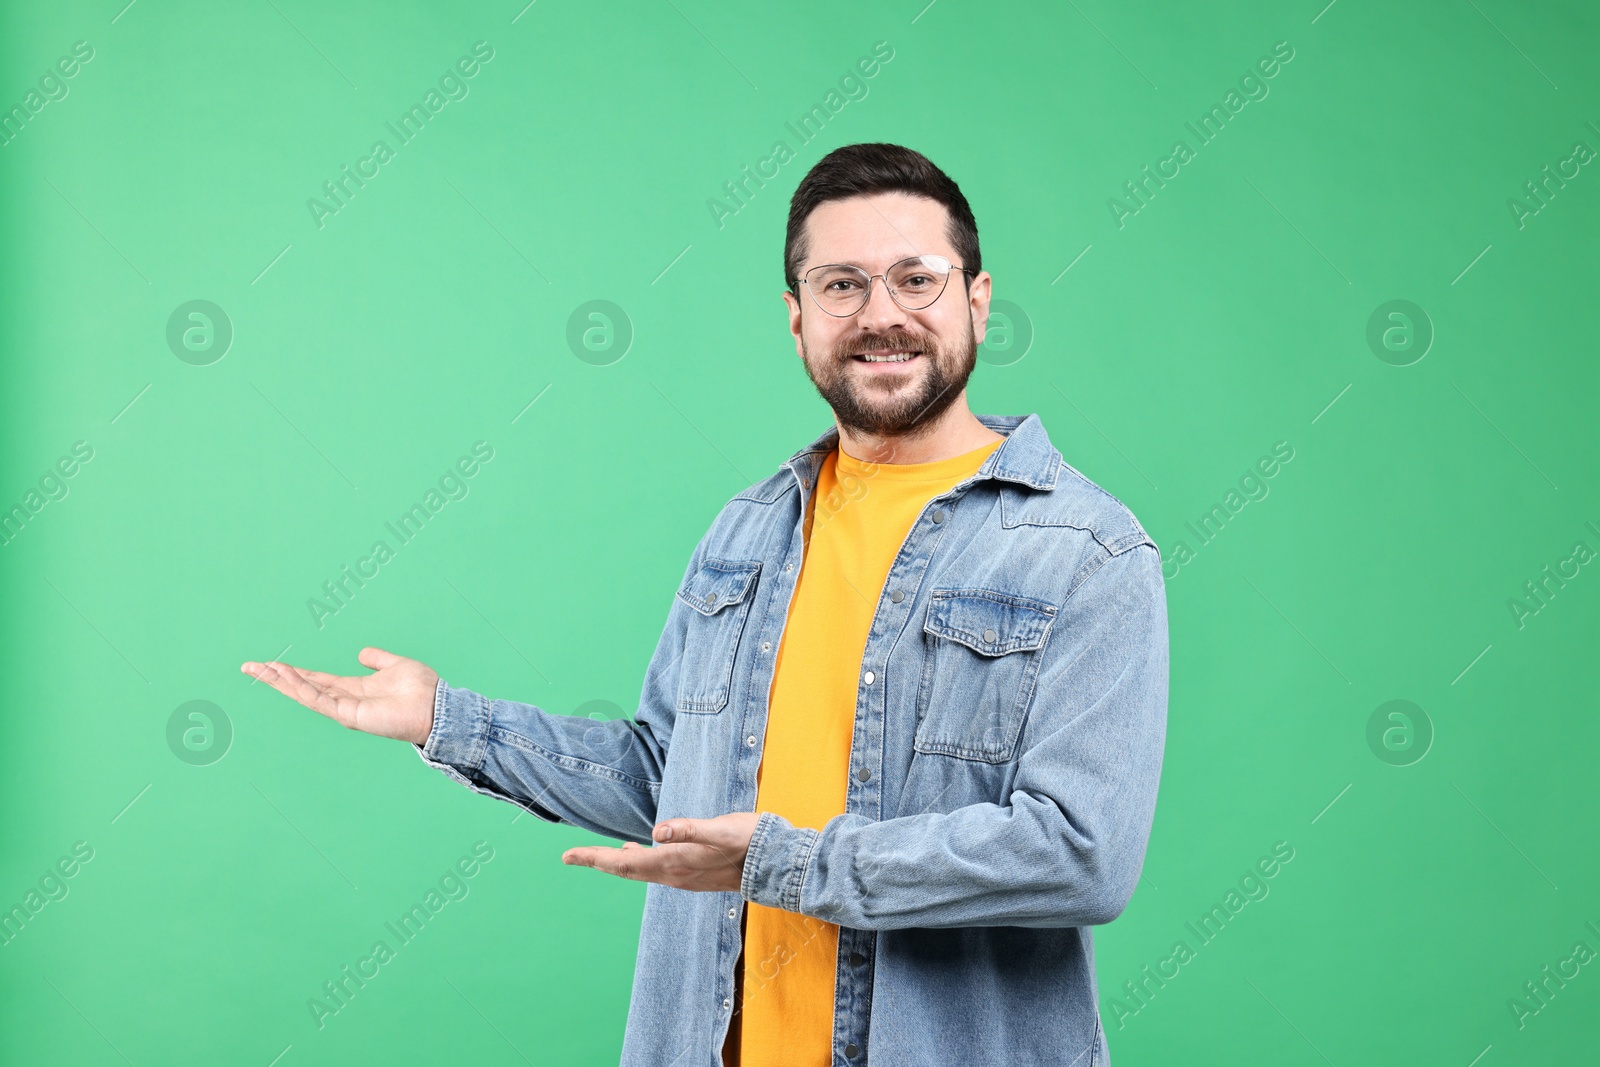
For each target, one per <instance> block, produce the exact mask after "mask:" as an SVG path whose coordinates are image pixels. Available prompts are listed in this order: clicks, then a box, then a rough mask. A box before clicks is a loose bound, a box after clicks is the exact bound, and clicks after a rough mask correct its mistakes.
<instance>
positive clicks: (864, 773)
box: [856, 767, 872, 782]
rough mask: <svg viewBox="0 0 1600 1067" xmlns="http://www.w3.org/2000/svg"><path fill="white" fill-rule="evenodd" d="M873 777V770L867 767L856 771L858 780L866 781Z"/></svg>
mask: <svg viewBox="0 0 1600 1067" xmlns="http://www.w3.org/2000/svg"><path fill="white" fill-rule="evenodd" d="M871 777H872V772H871V771H869V770H867V769H866V768H865V767H862V768H861V769H860V770H858V771H856V781H858V782H864V781H866V780H867V779H868V778H871Z"/></svg>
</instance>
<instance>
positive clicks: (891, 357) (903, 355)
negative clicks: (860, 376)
mask: <svg viewBox="0 0 1600 1067" xmlns="http://www.w3.org/2000/svg"><path fill="white" fill-rule="evenodd" d="M920 354H921V353H918V352H886V353H884V354H882V355H878V354H876V353H863V354H861V355H857V356H853V357H851V358H853V359H858V360H861V361H862V362H864V363H904V362H906V361H907V360H911V359H915V358H916V357H917V356H918V355H920Z"/></svg>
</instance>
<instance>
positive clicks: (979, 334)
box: [967, 270, 991, 345]
mask: <svg viewBox="0 0 1600 1067" xmlns="http://www.w3.org/2000/svg"><path fill="white" fill-rule="evenodd" d="M990 281H991V279H990V278H989V272H988V271H986V270H980V271H979V272H978V276H977V277H976V278H974V279H972V288H971V289H970V290H969V291H968V293H967V306H968V307H970V308H971V309H972V338H973V342H974V343H975V344H979V345H981V344H983V337H984V334H985V333H986V332H988V329H989V299H990Z"/></svg>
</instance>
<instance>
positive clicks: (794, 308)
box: [783, 289, 806, 361]
mask: <svg viewBox="0 0 1600 1067" xmlns="http://www.w3.org/2000/svg"><path fill="white" fill-rule="evenodd" d="M783 302H784V304H785V305H786V306H787V307H788V308H789V332H790V333H791V334H793V335H794V354H795V355H797V356H799V357H800V359H801V360H802V361H804V360H805V358H806V356H805V350H804V349H803V348H801V347H800V301H799V300H797V299H795V295H794V294H793V293H791V292H789V290H787V289H785V290H784V291H783Z"/></svg>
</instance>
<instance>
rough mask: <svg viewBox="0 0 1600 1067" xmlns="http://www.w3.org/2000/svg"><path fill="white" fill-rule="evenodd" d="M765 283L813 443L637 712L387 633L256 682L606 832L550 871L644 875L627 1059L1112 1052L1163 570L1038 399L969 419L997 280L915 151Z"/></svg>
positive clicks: (1094, 1061) (776, 490) (663, 663)
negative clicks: (800, 380) (1115, 947)
mask: <svg viewBox="0 0 1600 1067" xmlns="http://www.w3.org/2000/svg"><path fill="white" fill-rule="evenodd" d="M784 270H785V277H786V279H787V281H788V286H789V287H788V290H787V291H786V292H784V294H783V299H784V302H785V303H786V304H787V306H788V311H789V330H790V332H791V333H792V334H793V336H794V340H795V352H796V354H797V355H798V356H799V357H800V359H801V361H802V364H803V365H804V367H805V370H806V373H807V375H808V376H809V377H810V378H811V381H812V382H813V383H814V384H815V386H816V388H817V390H818V392H819V393H821V395H822V397H823V398H824V399H825V400H826V401H827V402H828V404H829V406H830V407H831V408H832V409H833V413H834V419H835V425H834V426H832V427H830V428H829V429H828V430H827V431H826V432H824V433H823V434H822V435H821V436H820V437H818V438H817V439H816V440H815V441H814V442H813V443H812V444H811V445H809V446H807V447H806V448H804V449H802V450H801V451H799V452H796V453H795V454H794V455H793V456H792V457H790V459H789V460H788V461H787V462H786V463H784V464H783V465H782V466H781V467H780V468H779V469H778V471H777V472H776V473H774V474H773V475H771V476H770V477H768V478H766V479H765V480H763V481H761V482H758V483H756V484H755V485H753V486H751V487H750V488H748V489H746V490H745V491H744V492H742V493H739V494H738V495H737V496H735V497H734V498H733V499H731V500H730V501H729V502H728V503H727V504H726V505H725V506H724V507H723V509H722V512H721V513H720V514H719V515H718V516H717V518H716V520H715V521H714V522H713V523H712V525H711V529H710V530H709V531H708V532H707V534H706V535H705V537H704V538H702V539H701V541H700V543H699V544H698V545H697V546H696V547H695V550H694V552H693V553H692V555H691V556H690V559H689V564H688V567H687V569H686V570H685V572H684V577H683V582H682V584H681V587H680V588H679V589H678V591H677V596H676V597H675V598H674V601H673V604H672V608H671V610H670V612H669V613H668V616H667V623H666V628H665V631H664V632H663V633H662V636H661V640H660V642H659V644H658V645H657V647H656V651H655V654H654V656H653V657H652V659H651V661H650V664H649V667H648V669H647V670H646V673H645V681H644V691H643V694H642V697H641V700H640V705H639V710H638V713H637V715H636V716H635V718H634V719H632V720H628V719H619V720H616V721H612V722H605V723H597V722H595V721H593V720H590V719H587V718H580V717H576V716H560V715H552V714H549V713H547V712H545V711H543V710H541V709H539V708H537V707H533V706H531V705H528V704H520V703H516V702H513V701H509V700H491V699H489V698H487V697H484V696H481V695H479V694H477V693H475V692H473V691H471V690H468V689H463V688H459V687H456V686H452V685H449V684H447V683H446V682H444V681H443V680H441V679H439V677H438V676H437V675H436V674H435V673H434V672H433V671H431V670H429V669H428V668H427V667H425V666H424V665H422V664H421V663H418V662H417V661H415V660H410V659H406V658H404V657H401V656H397V655H394V654H392V653H389V652H386V651H383V650H381V649H375V648H366V649H363V650H362V651H361V654H360V660H361V662H362V663H363V664H365V665H366V666H368V667H371V668H374V669H375V671H376V673H374V674H371V675H368V676H366V677H361V678H339V677H334V676H332V675H327V674H322V673H320V672H315V671H300V670H296V669H295V668H293V667H290V666H288V665H286V664H279V663H273V664H265V665H264V664H258V663H247V664H245V665H244V669H245V670H246V671H247V672H249V673H251V674H253V675H255V676H256V677H259V678H262V679H264V680H266V681H268V682H270V683H271V684H272V685H273V686H275V687H276V688H278V689H279V690H280V691H282V692H284V693H286V694H287V695H289V696H291V697H293V698H294V699H296V700H299V701H300V702H302V703H304V704H306V705H307V706H308V707H311V708H312V709H314V710H316V711H319V712H321V713H323V714H324V715H328V716H330V717H332V718H334V719H336V720H337V721H339V722H341V723H343V724H344V725H346V726H349V727H353V728H355V729H360V730H365V731H368V732H370V733H375V734H380V735H382V736H386V737H393V738H399V739H402V740H407V741H410V742H412V743H413V744H414V745H415V746H417V748H418V752H419V754H420V755H421V757H422V758H423V760H424V761H426V762H427V763H428V764H429V765H431V766H434V767H437V768H438V769H440V770H442V771H443V772H444V773H446V774H448V775H449V776H450V777H451V778H453V779H454V780H456V781H458V782H460V783H462V784H463V785H465V786H467V787H468V788H471V789H473V790H474V791H476V792H479V793H484V794H486V795H489V796H494V797H498V798H500V799H503V800H507V801H510V802H511V803H514V804H516V805H518V806H519V807H521V808H523V809H524V810H525V811H528V812H530V813H532V814H534V815H536V816H538V817H540V818H542V819H546V820H549V821H552V822H563V823H568V824H570V825H574V826H581V827H584V828H586V829H589V830H592V831H594V832H596V833H599V834H602V835H605V836H607V837H612V838H616V839H619V840H622V841H623V842H624V844H623V845H622V847H621V848H609V847H599V846H596V847H585V848H574V849H569V850H568V851H567V852H566V854H564V855H563V857H562V858H563V860H564V861H566V862H568V863H577V864H583V865H587V866H591V867H594V868H596V869H598V870H601V871H605V872H609V873H611V874H616V875H621V876H623V877H627V878H634V879H641V880H645V881H648V882H650V883H651V884H650V885H649V886H648V888H647V890H646V894H645V911H644V920H643V928H642V930H641V933H640V940H639V955H638V962H637V966H636V969H635V974H634V983H633V997H632V1003H631V1006H630V1010H629V1015H628V1027H627V1033H626V1036H625V1038H624V1044H623V1053H622V1062H623V1064H625V1065H633V1064H638V1065H641V1067H642V1065H645V1064H650V1065H653V1067H665V1065H668V1064H672V1065H676V1067H689V1065H695V1067H714V1065H715V1064H716V1063H717V1062H718V1057H719V1055H720V1056H721V1062H722V1063H724V1064H735V1063H742V1065H743V1067H768V1065H777V1064H783V1065H786V1067H792V1065H802V1067H811V1065H818V1067H822V1065H835V1064H837V1065H863V1064H869V1063H870V1064H871V1065H872V1067H901V1065H905V1067H930V1065H940V1064H961V1065H963V1067H966V1065H970V1064H1007V1065H1010V1064H1035V1063H1037V1064H1044V1063H1049V1064H1072V1065H1079V1067H1089V1065H1093V1067H1102V1065H1104V1064H1106V1063H1108V1062H1109V1059H1108V1050H1107V1048H1106V1042H1105V1038H1104V1035H1103V1033H1102V1030H1101V1026H1100V1018H1099V1013H1098V1011H1097V1008H1096V993H1095V977H1094V954H1093V945H1092V941H1091V938H1090V931H1089V929H1088V928H1089V927H1090V926H1093V925H1096V924H1100V923H1107V922H1110V921H1111V920H1112V919H1114V918H1115V917H1116V916H1117V915H1118V914H1119V913H1120V912H1121V911H1122V909H1123V907H1124V906H1125V905H1126V903H1127V901H1128V898H1129V896H1130V895H1131V894H1132V892H1133V888H1134V884H1135V882H1136V881H1137V880H1138V877H1139V872H1140V868H1141V865H1142V863H1143V859H1144V851H1145V845H1146V842H1147V840H1148V835H1149V831H1150V824H1151V819H1152V817H1153V812H1154V806H1155V799H1156V789H1157V783H1158V780H1159V777H1160V769H1161V757H1162V747H1163V743H1164V739H1165V729H1166V703H1167V629H1166V598H1165V591H1164V587H1163V583H1162V577H1161V568H1160V562H1161V560H1160V553H1159V551H1158V549H1157V548H1156V545H1155V544H1154V543H1153V542H1152V541H1151V540H1150V538H1149V537H1148V536H1147V535H1146V533H1145V531H1144V529H1143V528H1142V527H1141V526H1140V525H1139V523H1138V521H1137V520H1136V519H1135V518H1134V516H1133V515H1132V514H1131V513H1130V512H1129V511H1128V510H1127V508H1126V507H1124V506H1123V505H1122V503H1121V502H1120V501H1118V500H1117V499H1116V498H1115V497H1113V496H1111V495H1110V494H1108V493H1106V492H1105V491H1103V490H1101V489H1100V488H1099V487H1097V486H1096V485H1095V484H1094V483H1092V482H1090V481H1089V480H1088V479H1087V478H1085V477H1084V476H1083V475H1081V474H1079V473H1078V472H1077V471H1076V470H1075V469H1073V468H1072V467H1071V466H1069V465H1068V464H1067V463H1066V462H1065V461H1064V460H1063V459H1062V457H1061V454H1060V452H1058V451H1057V450H1056V449H1055V448H1054V447H1053V446H1052V445H1051V443H1050V439H1049V437H1048V436H1047V435H1046V433H1045V430H1044V427H1043V425H1042V424H1041V423H1040V421H1039V418H1038V416H1037V415H1028V416H1026V417H1023V416H996V415H974V414H973V412H972V411H971V410H970V409H969V408H968V406H967V402H966V382H967V378H968V376H969V375H970V374H971V372H972V370H973V367H974V365H975V362H976V355H977V345H978V344H980V343H981V342H982V340H983V336H984V328H985V324H986V321H987V318H988V312H989V301H990V288H991V279H990V276H989V275H988V274H987V273H986V272H984V271H983V270H982V266H981V260H980V257H979V250H978V233H977V226H976V223H975V222H974V220H973V216H972V211H971V209H970V207H969V206H968V203H967V200H966V198H965V197H964V196H963V195H962V193H961V191H960V189H959V188H958V187H957V186H956V184H955V183H954V182H953V181H951V180H950V178H949V177H948V176H946V175H945V174H944V172H943V171H941V170H939V168H937V167H936V166H934V165H933V164H932V163H931V162H929V161H928V160H927V159H926V158H925V157H924V156H922V155H920V154H919V153H917V152H913V151H911V150H909V149H906V148H902V147H899V146H896V145H886V144H861V145H850V146H846V147H844V148H840V149H838V150H836V151H834V152H832V153H830V154H829V155H827V156H826V157H824V158H823V159H822V160H821V161H820V162H819V163H818V164H817V165H816V166H815V167H814V168H813V169H812V170H811V172H810V173H809V174H807V175H806V177H805V179H804V180H803V181H802V182H801V183H800V186H799V188H798V189H797V190H796V191H795V194H794V198H793V200H792V201H791V205H790V212H789V223H788V234H787V241H786V246H785V249H784ZM957 279H959V281H960V284H959V285H958V284H956V280H957ZM647 843H648V844H649V846H650V847H646V844H647Z"/></svg>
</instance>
